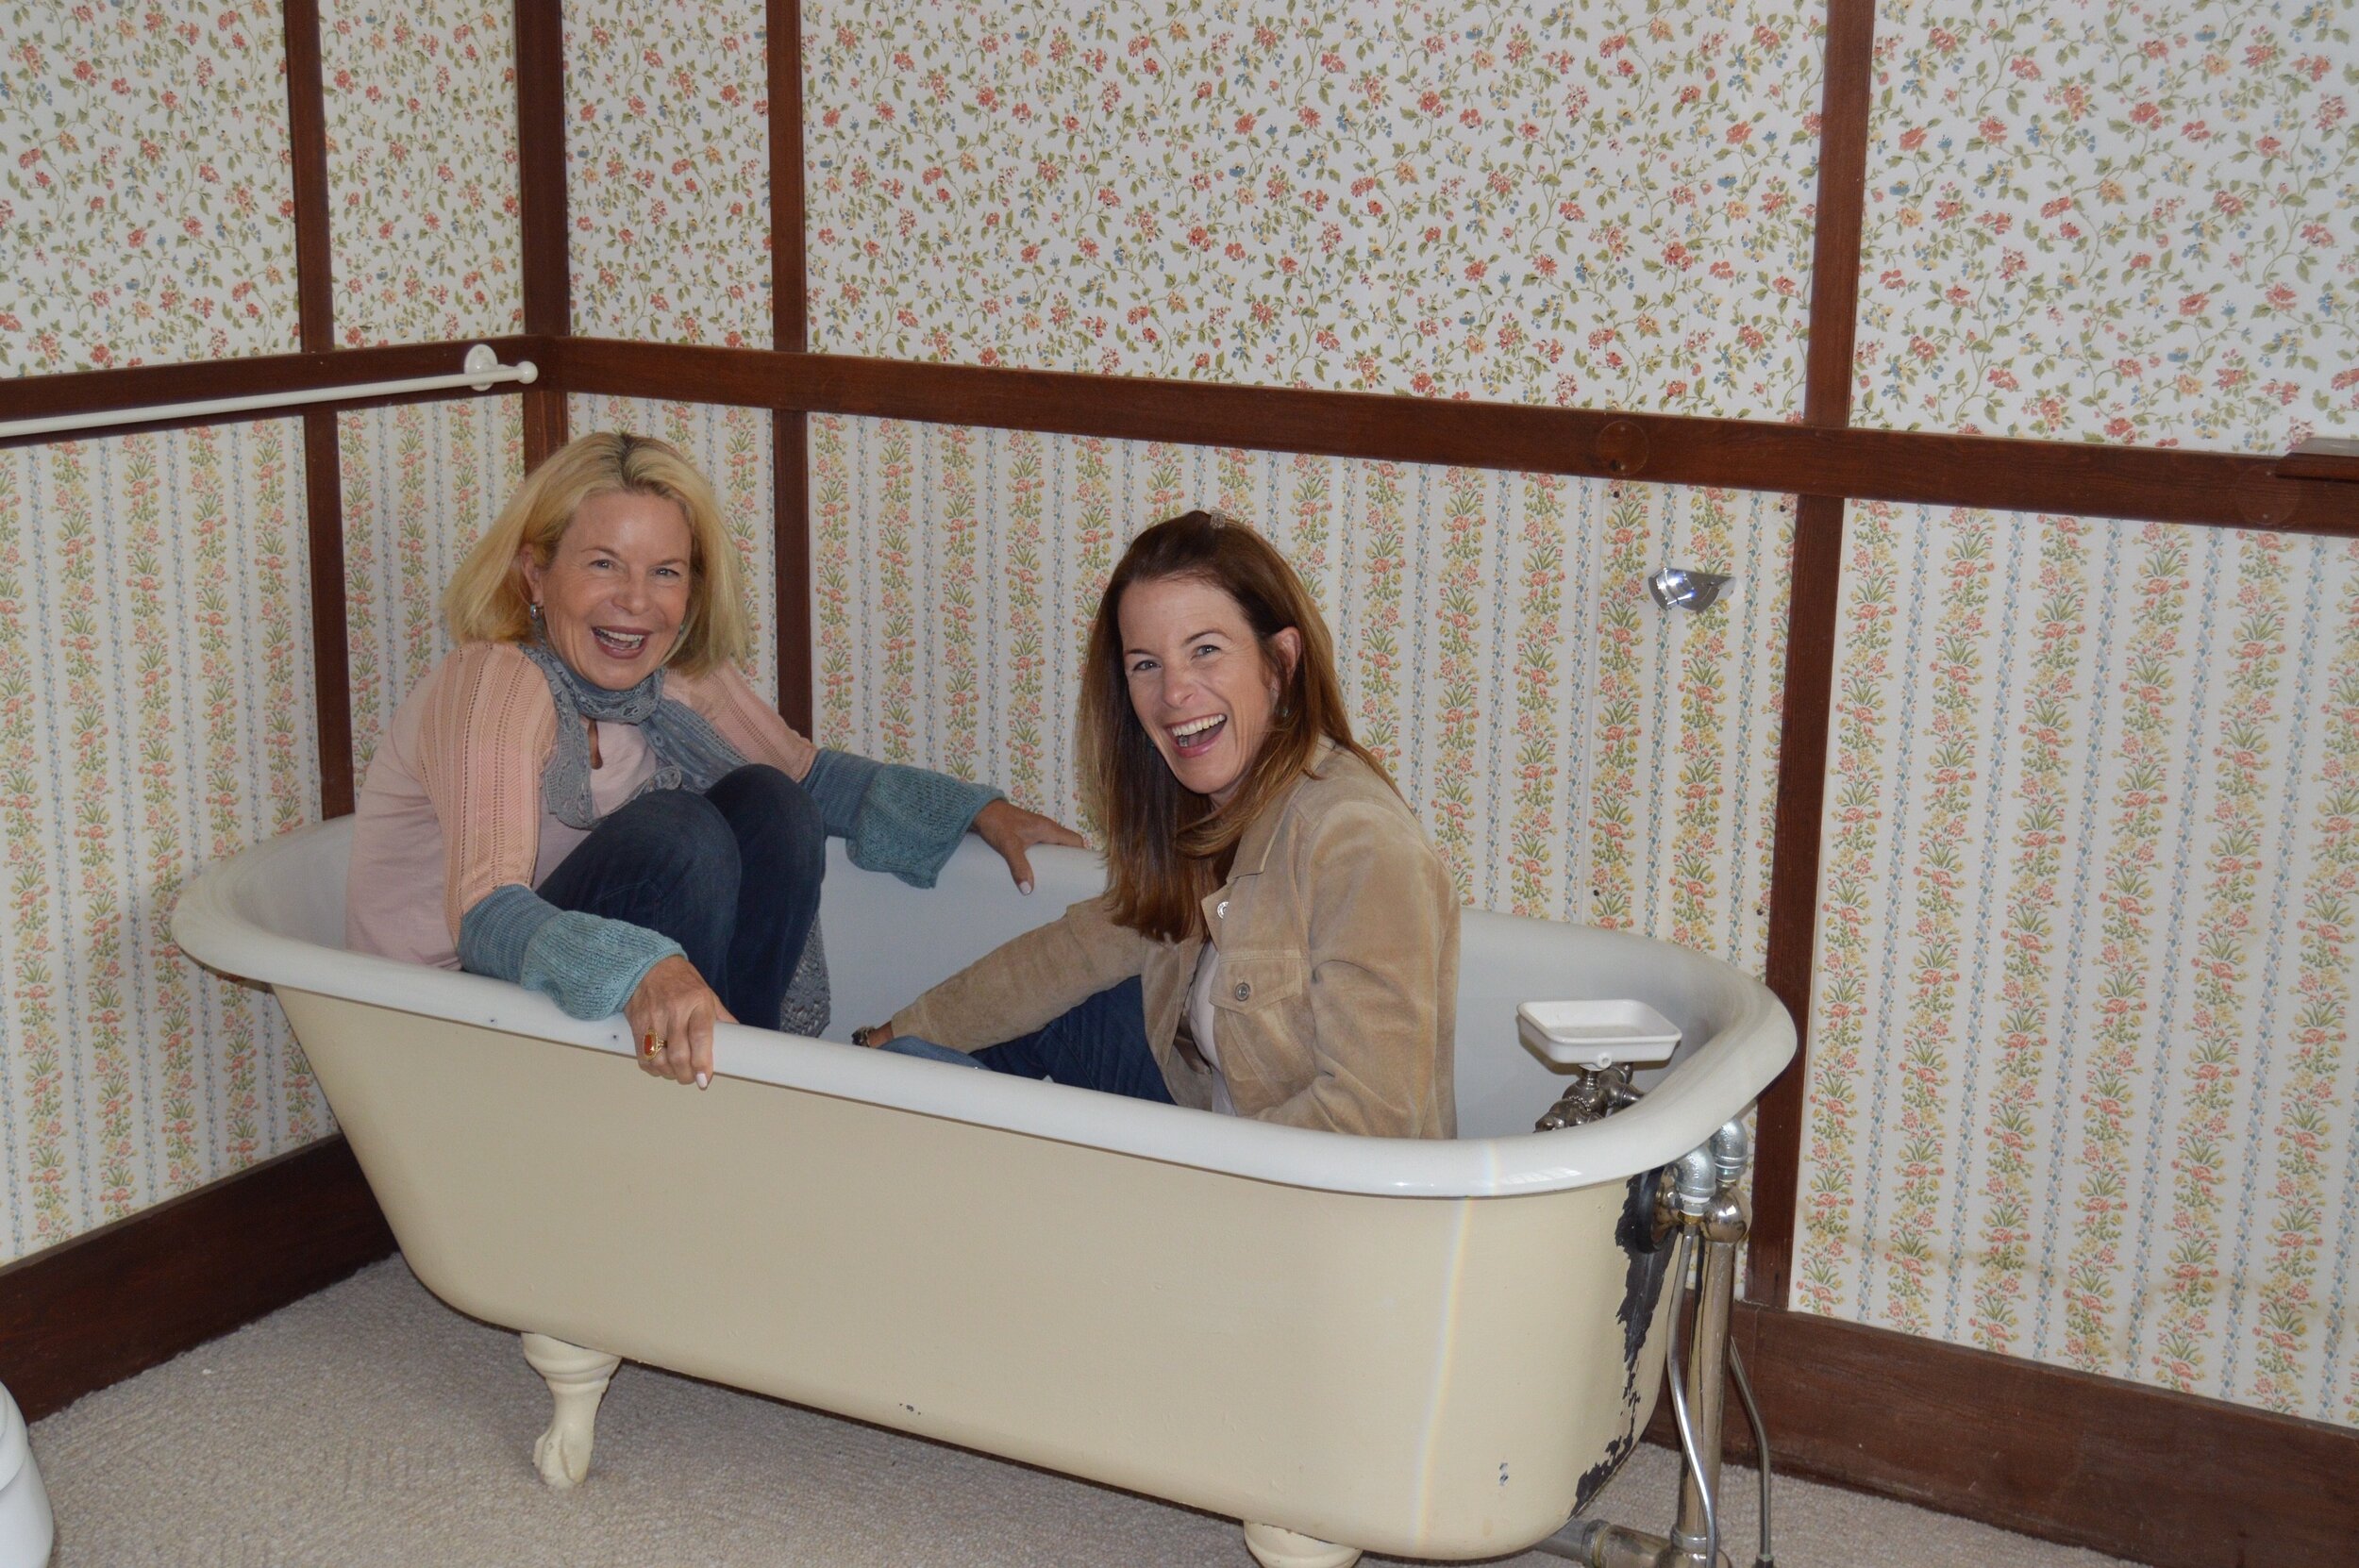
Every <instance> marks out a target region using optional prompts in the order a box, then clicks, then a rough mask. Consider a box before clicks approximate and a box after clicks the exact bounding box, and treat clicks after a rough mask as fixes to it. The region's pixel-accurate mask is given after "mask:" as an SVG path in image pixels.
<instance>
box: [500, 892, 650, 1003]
mask: <svg viewBox="0 0 2359 1568" xmlns="http://www.w3.org/2000/svg"><path fill="white" fill-rule="evenodd" d="M679 951H680V944H679V943H678V942H674V941H673V940H672V939H671V938H669V937H667V936H664V935H662V934H661V932H657V931H650V930H648V929H647V928H646V927H645V926H633V925H631V924H630V923H628V922H627V921H621V920H606V919H602V918H601V917H599V916H597V915H593V914H583V913H582V912H580V911H579V910H577V909H559V908H558V907H557V906H556V905H554V904H551V903H549V902H548V901H547V900H546V899H544V898H543V897H542V896H541V895H540V894H538V893H536V892H533V891H532V890H531V889H530V888H527V887H526V886H525V885H524V884H523V883H521V882H510V883H509V884H508V885H507V886H506V887H502V888H495V889H494V890H493V891H492V892H489V893H487V894H485V895H484V896H483V897H482V898H481V899H478V900H477V903H476V905H475V907H474V908H473V909H469V910H468V911H467V912H466V913H465V914H464V915H462V916H460V921H459V961H460V964H462V965H463V966H465V967H466V968H467V969H468V970H470V971H472V972H473V973H475V974H477V975H489V976H492V977H493V978H494V979H500V980H510V981H513V982H514V983H515V984H517V985H520V986H523V987H524V988H525V989H526V990H527V991H537V992H539V993H542V994H543V995H544V996H546V997H549V998H550V999H551V1000H553V1001H555V1002H556V1003H557V1005H558V1006H559V1007H560V1008H561V1009H564V1010H565V1011H566V1012H567V1013H568V1014H570V1015H572V1016H573V1017H576V1018H611V1017H612V1016H613V1015H614V1014H616V1013H618V1012H620V1011H622V1010H623V1004H624V1003H626V1002H627V1001H629V1000H630V997H631V993H633V992H635V991H637V990H638V989H639V982H640V981H641V980H643V979H645V978H646V976H647V971H648V970H650V969H653V968H654V967H655V966H656V965H657V964H658V963H661V961H662V960H663V959H668V958H670V957H671V956H672V955H674V954H675V953H678V952H679Z"/></svg>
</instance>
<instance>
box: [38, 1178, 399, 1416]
mask: <svg viewBox="0 0 2359 1568" xmlns="http://www.w3.org/2000/svg"><path fill="white" fill-rule="evenodd" d="M392 1252H393V1232H392V1231H391V1230H390V1229H388V1228H387V1227H386V1225H385V1217H384V1215H383V1214H382V1213H381V1212H379V1210H378V1209H377V1207H376V1198H375V1197H374V1196H372V1195H371V1194H370V1193H369V1187H368V1183H367V1182H366V1181H364V1180H362V1179H361V1176H360V1163H359V1162H358V1161H357V1160H355V1159H353V1157H352V1150H351V1149H350V1148H349V1147H348V1146H346V1144H345V1143H344V1140H343V1137H342V1135H336V1136H331V1137H328V1138H326V1139H323V1140H321V1141H320V1142H318V1143H310V1144H307V1145H305V1146H304V1147H302V1148H300V1149H296V1150H293V1152H291V1153H288V1154H283V1155H280V1156H278V1157H277V1158H276V1159H266V1160H264V1161H262V1162H261V1163H260V1164H259V1165H253V1166H249V1167H248V1168H246V1169H245V1170H243V1171H241V1172H239V1173H238V1174H237V1175H235V1176H228V1177H226V1178H225V1179H223V1180H220V1181H216V1182H213V1183H212V1184H210V1185H209V1186H206V1187H200V1188H198V1189H197V1190H196V1191H195V1192H192V1193H183V1194H182V1195H181V1196H179V1197H176V1198H172V1199H168V1200H167V1201H165V1202H163V1203H159V1204H158V1205H156V1206H155V1207H154V1208H152V1209H142V1210H141V1211H140V1212H139V1213H136V1214H133V1215H130V1216H129V1217H127V1218H125V1219H121V1220H117V1221H115V1222H114V1223H112V1224H111V1225H106V1226H100V1227H99V1228H98V1229H96V1230H92V1231H89V1232H87V1233H85V1234H83V1235H80V1236H76V1237H75V1238H74V1240H72V1241H70V1242H65V1243H60V1244H59V1245H57V1246H54V1247H51V1248H49V1249H48V1250H47V1251H45V1252H37V1253H35V1254H33V1255H32V1256H31V1257H29V1258H24V1259H18V1260H17V1261H15V1262H13V1263H10V1264H8V1266H7V1267H6V1268H0V1383H6V1384H7V1385H8V1392H9V1393H11V1394H13V1395H14V1396H15V1398H16V1402H17V1404H18V1406H19V1407H21V1408H22V1409H23V1410H24V1411H25V1419H26V1420H27V1421H38V1420H40V1419H41V1418H42V1416H44V1415H47V1414H49V1413H50V1412H51V1411H53V1410H61V1409H63V1408H64V1407H65V1406H67V1405H70V1404H72V1403H73V1402H74V1401H75V1400H76V1399H79V1398H81V1397H82V1395H84V1394H86V1393H93V1392H95V1391H96V1390H99V1389H103V1388H105V1387H106V1386H107V1385H109V1383H114V1382H119V1381H121V1380H122V1379H123V1378H125V1377H129V1376H133V1375H134V1374H137V1373H141V1372H144V1371H146V1370H147V1369H148V1368H149V1367H152V1366H155V1365H158V1364H159V1363H160V1362H163V1361H167V1360H170V1359H172V1358H173V1357H175V1356H177V1355H179V1354H180V1353H181V1352H183V1351H185V1350H192V1349H194V1348H195V1347H196V1346H198V1345H200V1344H203V1343H205V1342H206V1341H207V1340H210V1339H216V1338H218V1337H220V1336H221V1335H223V1334H226V1333H227V1332H229V1331H230V1330H231V1329H233V1328H237V1327H240V1326H243V1325H244V1324H248V1323H251V1322H253V1321H254V1320H255V1319H256V1318H259V1317H261V1316H264V1315H265V1314H267V1313H270V1312H275V1311H276V1310H277V1309H279V1308H281V1307H284V1306H286V1305H287V1304H288V1303H290V1302H293V1301H298V1300H301V1299H302V1298H303V1297H305V1296H307V1295H310V1293H312V1292H314V1291H317V1290H320V1289H322V1288H324V1287H326V1286H327V1285H331V1284H333V1283H335V1282H336V1281H337V1280H339V1279H342V1278H343V1277H344V1276H346V1275H348V1274H351V1273H352V1272H353V1271H354V1270H356V1269H358V1268H360V1267H361V1266H362V1265H364V1264H368V1263H373V1262H375V1261H376V1260H377V1259H380V1258H383V1257H386V1256H388V1255H389V1254H391V1253H392Z"/></svg>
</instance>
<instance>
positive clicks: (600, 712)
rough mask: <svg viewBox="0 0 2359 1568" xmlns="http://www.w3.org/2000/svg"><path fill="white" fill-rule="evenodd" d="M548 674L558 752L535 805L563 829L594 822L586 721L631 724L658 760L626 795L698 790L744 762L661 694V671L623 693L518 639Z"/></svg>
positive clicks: (699, 719) (705, 724)
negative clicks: (555, 711) (539, 806)
mask: <svg viewBox="0 0 2359 1568" xmlns="http://www.w3.org/2000/svg"><path fill="white" fill-rule="evenodd" d="M518 645H519V646H520V647H522V648H523V649H524V655H525V657H526V658H527V659H531V660H532V661H533V662H534V663H535V664H538V665H539V666H541V673H542V674H543V675H544V676H548V679H549V696H550V698H551V699H552V700H554V701H555V702H556V704H557V750H556V752H555V753H554V754H552V755H551V756H550V758H549V762H548V766H547V767H545V768H544V769H543V770H542V771H541V802H542V804H543V805H544V806H546V807H547V808H548V810H549V814H550V815H551V816H553V817H555V818H556V819H557V820H558V821H560V822H561V823H563V824H565V825H566V826H568V827H579V828H583V829H585V830H586V829H588V828H591V827H594V826H597V822H598V812H597V808H596V807H595V806H594V805H593V804H592V802H591V799H590V730H589V726H586V725H584V724H583V723H582V720H584V719H597V720H600V721H603V722H607V723H611V724H623V725H637V726H639V732H640V733H641V734H642V735H644V736H645V737H646V738H647V744H648V745H649V746H650V747H652V748H653V749H654V751H655V755H656V759H657V760H658V762H659V763H660V764H661V765H660V766H659V767H658V768H657V769H656V771H655V774H654V776H652V777H650V778H649V779H648V780H647V781H646V783H644V784H643V785H641V786H640V788H639V790H638V791H637V792H636V793H634V794H633V796H632V798H633V799H637V798H638V796H639V795H642V794H644V793H646V792H648V791H649V790H679V789H688V790H694V791H695V792H697V793H698V794H702V793H703V792H705V791H707V790H710V789H711V788H712V786H713V785H714V784H716V783H718V782H720V780H721V777H722V776H723V775H725V774H727V773H728V772H730V771H731V770H732V769H735V768H741V767H744V766H745V759H744V758H743V757H740V756H739V755H738V754H737V749H736V748H735V747H734V746H731V745H730V744H729V743H728V742H727V741H725V740H723V739H722V738H721V732H720V731H719V730H716V729H714V728H713V727H712V725H711V722H710V721H709V720H707V719H706V718H705V716H704V715H703V714H701V713H699V712H697V711H696V710H695V709H693V708H691V707H689V706H688V705H687V704H686V703H684V702H678V701H675V700H673V699H671V698H668V697H666V696H664V694H663V672H662V671H661V670H658V671H656V673H655V674H653V675H651V676H648V677H647V678H646V679H644V680H643V681H641V682H640V683H639V684H638V685H636V686H634V687H632V688H631V689H630V690H629V691H627V692H610V691H608V690H607V689H606V688H605V687H603V686H598V685H594V684H593V683H592V682H590V681H587V680H584V679H583V678H582V677H581V676H579V675H578V674H577V673H576V672H575V670H574V667H573V666H572V665H570V664H568V663H566V662H565V661H564V659H560V658H559V657H558V654H557V650H556V649H554V648H552V647H550V646H549V645H548V644H547V643H546V642H543V641H541V640H540V639H539V638H535V639H533V640H532V641H531V642H524V643H520V644H518Z"/></svg>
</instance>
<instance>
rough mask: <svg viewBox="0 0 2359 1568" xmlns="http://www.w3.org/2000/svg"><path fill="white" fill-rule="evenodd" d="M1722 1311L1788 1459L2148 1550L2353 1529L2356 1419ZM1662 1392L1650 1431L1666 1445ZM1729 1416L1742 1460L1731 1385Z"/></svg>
mask: <svg viewBox="0 0 2359 1568" xmlns="http://www.w3.org/2000/svg"><path fill="white" fill-rule="evenodd" d="M1731 1327H1732V1334H1733V1337H1734V1338H1735V1339H1736V1342H1737V1344H1738V1346H1739V1347H1740V1349H1741V1350H1742V1351H1743V1353H1744V1356H1745V1368H1746V1371H1747V1373H1748V1375H1749V1376H1751V1378H1752V1381H1753V1388H1754V1391H1755V1393H1758V1395H1759V1396H1760V1399H1761V1407H1762V1414H1763V1418H1764V1420H1765V1422H1766V1423H1767V1425H1768V1427H1769V1443H1770V1446H1771V1450H1772V1456H1771V1457H1772V1458H1773V1459H1774V1460H1775V1461H1776V1464H1777V1469H1778V1473H1779V1474H1780V1475H1782V1476H1783V1475H1794V1476H1809V1477H1810V1478H1812V1479H1814V1480H1821V1481H1832V1482H1833V1483H1835V1484H1836V1485H1839V1486H1847V1487H1852V1488H1856V1489H1857V1490H1859V1491H1862V1492H1870V1493H1876V1494H1878V1495H1880V1496H1884V1497H1894V1498H1898V1499H1899V1500H1900V1501H1902V1502H1906V1503H1915V1504H1917V1505H1919V1506H1921V1507H1924V1508H1930V1509H1936V1510H1940V1511H1942V1512H1944V1513H1954V1514H1960V1515H1963V1516H1964V1517H1966V1518H1968V1519H1979V1520H1982V1521H1983V1522H1984V1523H1985V1524H1991V1525H1997V1526H2001V1527H2002V1528H2005V1529H2010V1530H2019V1531H2021V1532H2023V1533H2024V1534H2026V1535H2034V1536H2038V1537H2040V1538H2042V1539H2043V1540H2048V1541H2057V1542H2063V1543H2067V1544H2070V1545H2076V1546H2087V1547H2090V1548H2093V1549H2094V1550H2097V1551H2100V1552H2106V1553H2109V1554H2112V1555H2114V1556H2117V1557H2126V1558H2129V1559H2131V1560H2133V1561H2137V1562H2144V1563H2151V1564H2154V1565H2155V1568H2247V1565H2249V1564H2253V1563H2281V1562H2282V1563H2321V1564H2323V1563H2329V1562H2348V1561H2350V1560H2351V1543H2353V1542H2354V1541H2359V1431H2353V1430H2351V1428H2349V1427H2343V1426H2326V1425H2324V1424H2323V1423H2320V1422H2315V1421H2303V1420H2300V1419H2298V1418H2296V1417H2293V1416H2284V1415H2277V1414H2274V1413H2272V1412H2270V1411H2267V1410H2253V1409H2251V1408H2250V1407H2249V1406H2244V1405H2232V1404H2229V1403H2227V1402H2225V1401H2223V1400H2217V1399H2204V1398H2199V1397H2197V1396H2196V1395H2193V1394H2185V1393H2172V1392H2171V1391H2169V1390H2167V1389H2157V1388H2150V1387H2147V1386H2146V1385H2144V1384H2140V1383H2131V1382H2125V1381H2122V1380H2121V1379H2119V1378H2114V1377H2099V1376H2093V1375H2091V1374H2089V1373H2085V1372H2074V1371H2070V1370H2068V1369H2066V1368H2063V1367H2055V1366H2049V1365H2047V1364H2045V1363H2044V1362H2040V1361H2030V1360H2024V1359H2020V1358H2017V1357H2014V1356H2001V1355H1996V1354H1994V1353H1992V1352H1990V1351H1986V1350H1977V1349H1972V1348H1969V1347H1967V1346H1964V1345H1955V1344H1946V1343H1941V1342H1939V1341H1936V1340H1927V1339H1919V1338H1916V1336H1914V1335H1909V1334H1899V1333H1895V1332H1893V1331H1892V1330H1890V1329H1886V1328H1875V1327H1870V1326H1867V1325H1865V1324H1859V1323H1849V1322H1845V1321H1842V1320H1839V1319H1834V1318H1823V1317H1818V1316H1815V1315H1814V1314H1811V1313H1808V1312H1785V1311H1777V1310H1773V1309H1766V1308H1763V1307H1758V1306H1755V1305H1753V1304H1751V1303H1749V1302H1744V1303H1739V1304H1738V1306H1737V1309H1736V1315H1735V1317H1734V1319H1733V1320H1732V1325H1731ZM1669 1407H1670V1401H1669V1400H1668V1399H1663V1400H1658V1401H1657V1403H1656V1408H1655V1421H1654V1425H1653V1426H1650V1427H1649V1428H1648V1434H1647V1435H1648V1438H1649V1439H1650V1440H1652V1441H1655V1442H1658V1443H1665V1444H1672V1443H1676V1441H1677V1440H1676V1438H1675V1437H1674V1436H1673V1433H1672V1427H1671V1424H1670V1410H1669ZM1725 1430H1726V1432H1727V1434H1728V1436H1729V1443H1728V1452H1729V1454H1730V1455H1731V1456H1732V1457H1734V1458H1741V1459H1743V1460H1746V1461H1747V1462H1748V1463H1749V1462H1750V1461H1751V1459H1752V1452H1753V1444H1752V1434H1751V1432H1750V1431H1749V1430H1748V1428H1747V1426H1746V1425H1745V1420H1744V1416H1743V1413H1742V1411H1741V1410H1740V1408H1739V1407H1738V1406H1737V1405H1736V1403H1735V1400H1734V1397H1733V1395H1732V1396H1731V1399H1730V1404H1729V1422H1728V1426H1727V1427H1726V1428H1725ZM1633 1522H1634V1523H1638V1524H1640V1525H1642V1526H1645V1527H1648V1528H1658V1527H1660V1523H1659V1521H1655V1520H1641V1521H1633ZM1727 1544H1728V1547H1729V1555H1730V1556H1731V1557H1732V1558H1734V1559H1735V1560H1737V1561H1739V1562H1743V1561H1745V1560H1748V1558H1749V1557H1750V1556H1751V1554H1752V1550H1753V1545H1752V1543H1751V1542H1750V1541H1749V1540H1748V1541H1744V1542H1738V1543H1727Z"/></svg>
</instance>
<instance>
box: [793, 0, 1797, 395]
mask: <svg viewBox="0 0 2359 1568" xmlns="http://www.w3.org/2000/svg"><path fill="white" fill-rule="evenodd" d="M1816 11H1817V8H1802V9H1801V10H1799V11H1798V10H1797V8H1794V7H1792V6H1784V5H1772V4H1768V3H1766V0H1730V3H1728V4H1725V5H1718V6H1713V7H1667V8H1663V7H1648V8H1637V7H1625V8H1614V9H1607V10H1603V11H1598V10H1594V9H1585V8H1578V7H1536V6H1535V7H1514V8H1502V7H1497V6H1493V5H1485V4H1477V3H1474V0H1385V3H1383V4H1380V5H1369V4H1365V3H1352V0H1283V3H1281V4H1271V5H1265V6H1260V7H1251V8H1248V7H1243V6H1240V5H1238V4H1236V3H1235V0H1221V3H1216V4H1212V5H1206V6H1197V7H1179V8H1173V7H1160V6H1146V5H1141V4H1137V3H1135V0H1132V3H1122V4H1113V5H1106V6H1095V7H1089V8H1073V7H1067V6H1059V5H1050V4H1042V3H1039V0H1029V3H1028V0H955V3H950V4H943V5H936V6H928V7H923V8H912V7H908V6H903V5H896V4H888V3H884V0H810V3H807V4H806V5H805V6H804V7H803V12H802V14H803V25H804V58H805V61H806V68H805V69H806V80H805V84H804V101H805V115H806V121H807V124H806V126H805V131H804V147H805V156H806V160H807V168H806V183H807V186H808V191H809V196H808V203H809V232H808V235H807V237H806V241H807V245H808V254H809V280H810V297H811V346H812V347H813V348H814V349H823V350H828V351H832V352H836V353H843V354H864V355H876V356H884V357H888V358H894V359H940V360H954V361H959V362H962V363H980V364H1009V365H1024V366H1035V367H1045V368H1048V369H1054V370H1072V371H1100V372H1108V373H1122V374H1129V375H1159V376H1196V377H1203V378H1207V379H1217V380H1225V381H1251V382H1259V383H1274V384H1280V385H1287V386H1310V387H1328V388H1343V389H1350V390H1359V391H1374V392H1415V393H1430V394H1434V395H1455V396H1461V397H1465V396H1473V397H1482V398H1497V399H1504V400H1510V401H1518V402H1541V403H1559V404H1574V405H1588V406H1603V405H1614V406H1624V407H1642V408H1657V409H1667V410H1670V411H1674V412H1680V413H1696V414H1719V415H1729V416H1754V417H1765V418H1779V417H1782V416H1786V415H1789V414H1794V413H1797V412H1799V408H1800V397H1801V394H1800V390H1799V389H1800V386H1801V375H1802V353H1803V350H1802V343H1801V340H1802V336H1803V323H1804V313H1805V304H1806V301H1807V298H1808V294H1809V275H1810V262H1811V244H1812V235H1811V208H1812V204H1813V200H1814V196H1815V188H1816V180H1817V167H1816V159H1817V139H1816V132H1817V108H1818V92H1819V76H1820V54H1821V40H1820V37H1819V32H1818V29H1819V23H1818V21H1817V16H1816Z"/></svg>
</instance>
